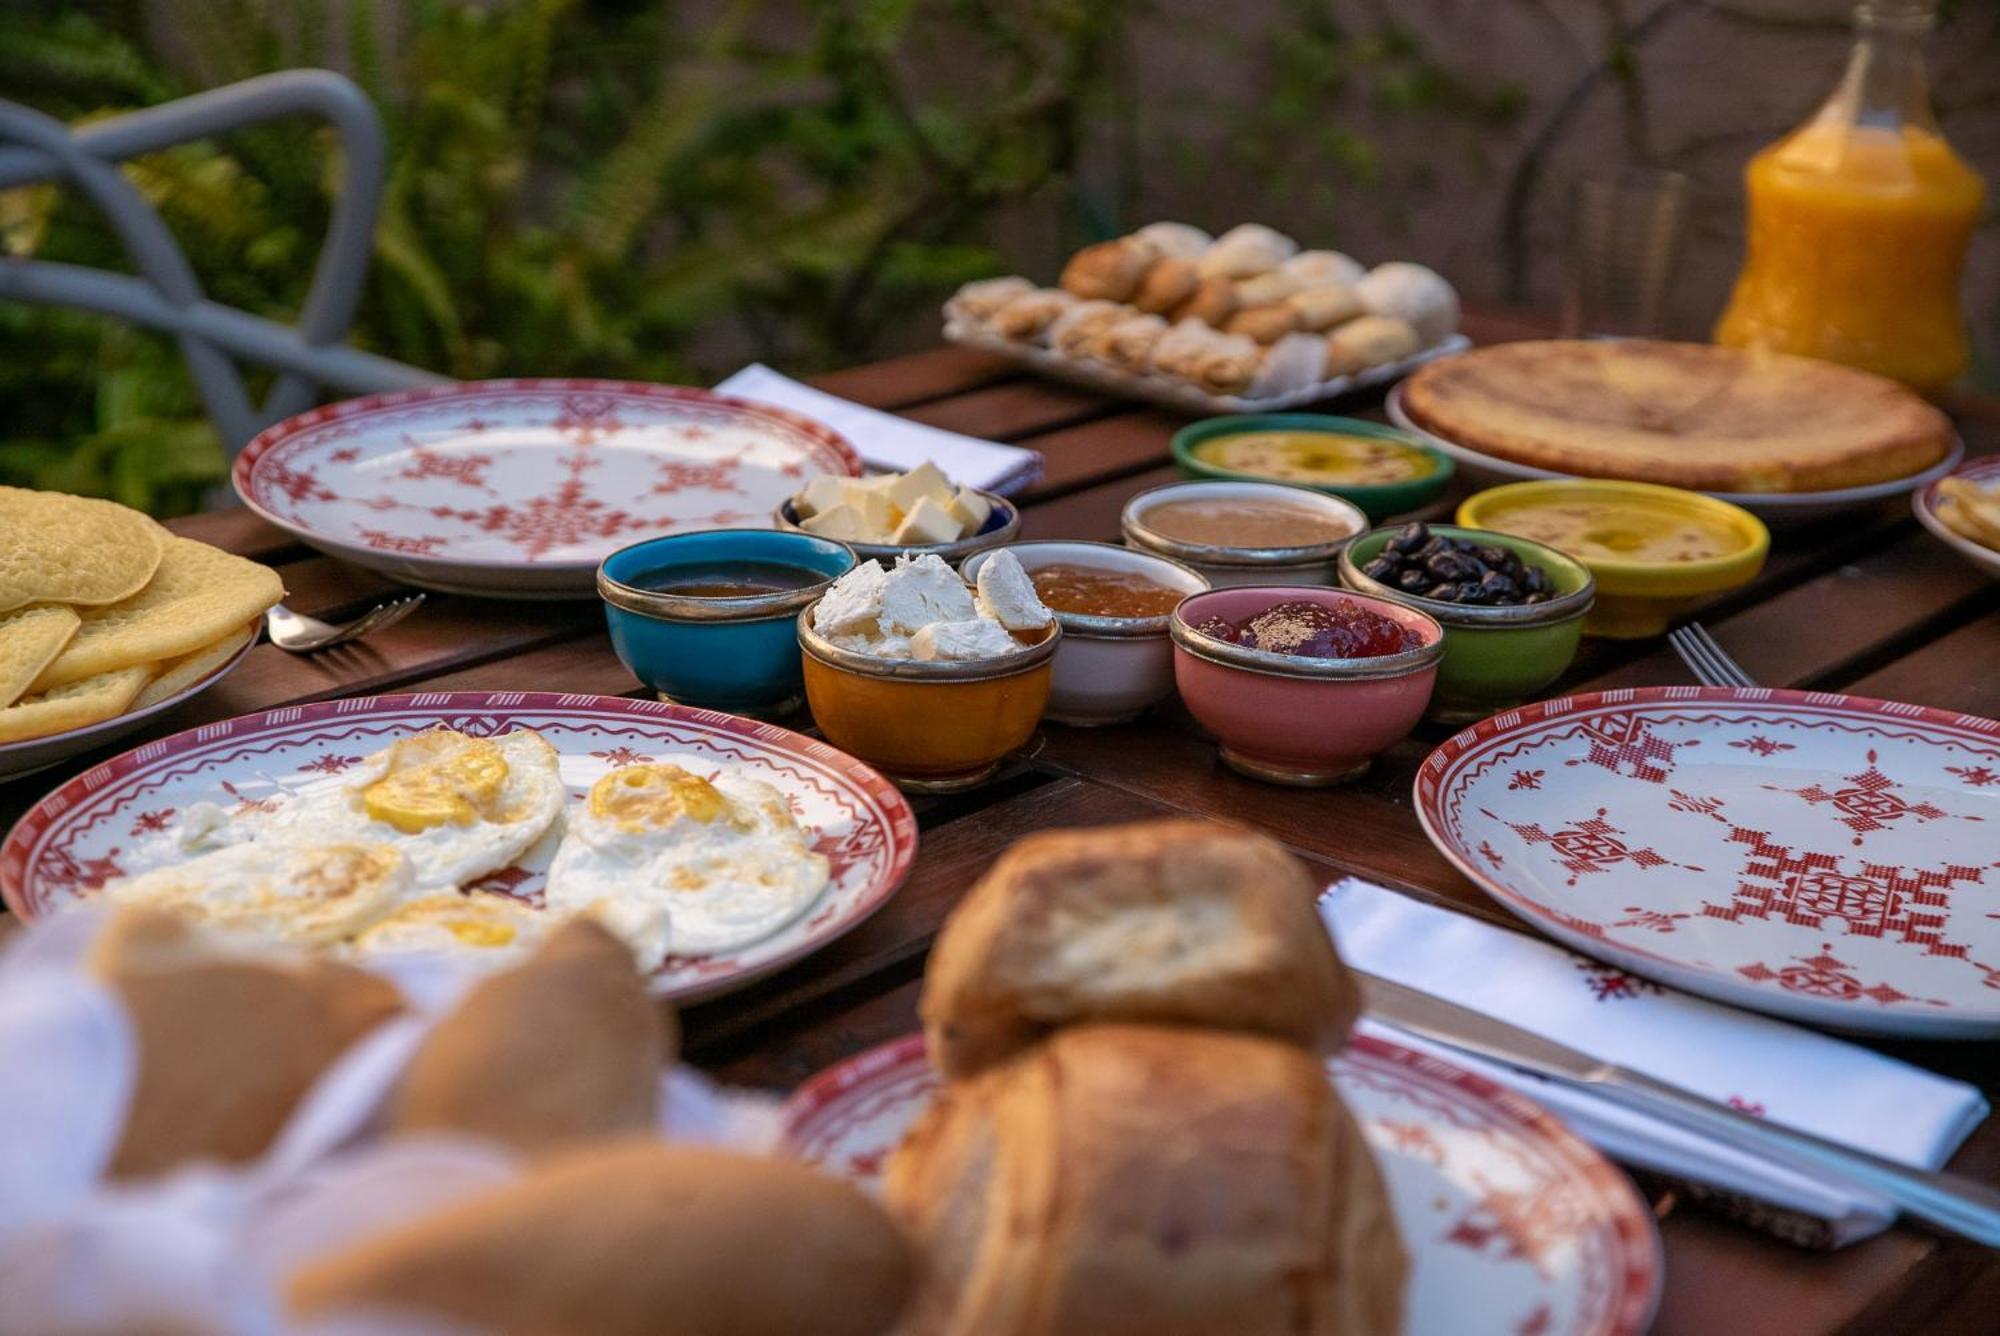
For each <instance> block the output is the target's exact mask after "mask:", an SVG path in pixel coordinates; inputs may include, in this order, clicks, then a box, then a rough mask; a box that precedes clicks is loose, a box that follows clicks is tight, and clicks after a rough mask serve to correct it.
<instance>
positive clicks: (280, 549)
mask: <svg viewBox="0 0 2000 1336" xmlns="http://www.w3.org/2000/svg"><path fill="white" fill-rule="evenodd" d="M166 524H167V527H168V528H169V529H172V530H173V531H174V532H175V533H177V534H179V535H180V536H181V537H183V538H193V539H197V540H199V541H200V542H204V543H209V544H212V545H214V546H216V547H219V548H221V549H222V550H223V551H225V552H234V553H235V554H236V555H237V556H239V557H254V558H256V559H257V560H259V561H268V560H270V559H271V558H272V557H274V556H277V555H278V554H280V553H285V552H290V551H293V550H295V549H303V544H301V543H300V542H299V540H298V539H296V538H294V537H292V536H291V535H290V534H288V533H286V532H285V531H284V530H283V529H280V528H278V527H277V526H276V525H274V524H267V523H265V522H264V521H263V520H261V519H259V518H257V516H256V515H255V514H253V513H251V512H250V511H249V510H246V509H244V508H243V507H241V506H238V507H235V508H234V509H230V510H211V511H207V512H204V513H203V514H200V515H181V516H179V517H177V518H175V519H170V520H168V521H167V522H166Z"/></svg>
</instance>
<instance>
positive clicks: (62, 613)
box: [0, 603, 83, 705]
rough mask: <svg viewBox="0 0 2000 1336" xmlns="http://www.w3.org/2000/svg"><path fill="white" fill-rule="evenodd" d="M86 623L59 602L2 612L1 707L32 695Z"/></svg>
mask: <svg viewBox="0 0 2000 1336" xmlns="http://www.w3.org/2000/svg"><path fill="white" fill-rule="evenodd" d="M82 621H83V619H82V618H80V617H78V616H77V615H76V611H75V609H73V608H66V607H63V606H62V605H61V604H59V603H38V604H35V605H34V606H32V607H26V608H22V609H21V610H20V611H19V612H6V613H0V705H12V704H13V703H14V702H15V701H17V700H19V699H21V697H22V696H25V695H26V694H27V693H28V688H29V687H30V686H32V685H34V681H35V679H36V678H38V677H40V676H41V675H42V669H44V668H46V667H48V666H49V664H50V663H51V662H53V661H54V659H55V657H56V655H58V654H60V653H62V649H63V646H64V645H67V644H68V643H69V642H70V638H71V637H72V636H74V635H75V634H76V628H77V627H78V626H79V625H81V624H82Z"/></svg>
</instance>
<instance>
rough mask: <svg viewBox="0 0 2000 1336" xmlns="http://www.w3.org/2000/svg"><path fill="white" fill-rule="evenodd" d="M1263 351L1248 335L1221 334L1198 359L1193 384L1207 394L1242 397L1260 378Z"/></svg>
mask: <svg viewBox="0 0 2000 1336" xmlns="http://www.w3.org/2000/svg"><path fill="white" fill-rule="evenodd" d="M1263 362H1264V350H1263V349H1262V348H1261V347H1259V346H1258V344H1257V341H1256V340H1255V339H1253V338H1251V337H1249V336H1248V335H1246V334H1221V335H1217V336H1216V338H1215V340H1214V341H1213V342H1211V343H1210V344H1208V345H1207V347H1206V348H1204V349H1203V351H1202V353H1201V356H1200V357H1199V358H1198V359H1196V362H1195V368H1194V385H1195V387H1196V388H1197V389H1199V390H1201V391H1202V392H1203V393H1204V394H1217V395H1231V394H1241V393H1243V392H1244V391H1245V390H1247V389H1249V388H1250V382H1251V381H1253V380H1255V379H1256V378H1257V368H1258V367H1260V366H1262V365H1263Z"/></svg>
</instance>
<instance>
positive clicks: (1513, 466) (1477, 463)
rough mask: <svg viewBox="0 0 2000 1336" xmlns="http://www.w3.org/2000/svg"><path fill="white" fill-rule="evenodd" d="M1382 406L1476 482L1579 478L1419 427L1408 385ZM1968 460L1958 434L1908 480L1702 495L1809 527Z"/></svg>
mask: <svg viewBox="0 0 2000 1336" xmlns="http://www.w3.org/2000/svg"><path fill="white" fill-rule="evenodd" d="M1383 407H1384V410H1385V411H1386V412H1387V413H1388V416H1389V420H1390V421H1391V422H1393V423H1395V424H1396V425H1397V426H1398V427H1401V428H1402V429H1403V430H1404V431H1407V432H1410V433H1412V434H1413V435H1415V436H1416V437H1417V439H1419V440H1421V441H1424V442H1426V443H1428V444H1430V445H1434V446H1436V447H1437V448H1438V449H1440V450H1442V451H1444V452H1445V453H1446V454H1448V455H1450V456H1451V457H1452V458H1453V459H1455V460H1457V461H1458V462H1459V464H1460V466H1462V467H1463V468H1464V469H1465V471H1466V473H1467V475H1468V476H1470V477H1471V478H1472V479H1473V480H1474V481H1475V482H1493V483H1508V482H1530V481H1536V480H1539V479H1543V478H1568V477H1573V476H1575V475H1573V474H1568V473H1554V472H1551V471H1550V470H1548V469H1538V468H1534V467H1532V466H1531V465H1528V464H1517V463H1515V462H1514V461H1513V460H1511V459H1502V458H1500V457H1499V456H1497V455H1489V454H1487V453H1485V452H1484V451H1481V450H1475V449H1473V448H1472V447H1471V446H1469V445H1460V444H1459V443H1458V442H1456V441H1452V440H1447V439H1446V438H1444V437H1442V436H1439V435H1437V434H1436V433H1435V432H1432V431H1428V430H1426V429H1425V428H1423V427H1420V426H1418V425H1417V423H1416V420H1415V419H1414V418H1412V417H1411V416H1410V415H1409V413H1408V412H1407V411H1406V410H1405V409H1404V407H1403V387H1402V386H1401V385H1400V384H1399V385H1397V386H1396V387H1395V388H1394V389H1392V390H1390V391H1389V396H1388V399H1387V400H1386V401H1385V403H1384V405H1383ZM1964 458H1965V442H1964V441H1962V440H1960V439H1959V438H1958V437H1957V436H1953V437H1952V438H1951V449H1950V450H1948V451H1947V452H1946V453H1945V457H1944V458H1943V459H1941V460H1939V461H1938V462H1937V463H1935V464H1933V465H1931V466H1930V467H1929V468H1927V469H1925V470H1924V471H1923V472H1921V473H1912V474H1910V475H1909V476H1908V477H1904V478H1891V479H1890V480H1889V481H1887V482H1876V483H1869V484H1868V485H1867V486H1865V487H1837V488H1833V489H1830V490H1827V491H1820V492H1704V493H1702V495H1704V496H1712V497H1714V498H1715V499H1716V500H1718V501H1727V502H1729V503H1730V504H1731V505H1737V506H1741V507H1743V509H1745V510H1747V511H1749V512H1750V513H1751V514H1752V515H1755V516H1756V517H1757V518H1759V519H1761V520H1763V521H1764V522H1765V523H1766V524H1778V525H1784V524H1804V523H1808V522H1810V521H1813V520H1823V519H1828V518H1830V517H1832V516H1835V515H1843V514H1846V513H1847V512H1848V511H1851V510H1859V509H1861V508H1862V507H1864V506H1872V505H1874V504H1875V503H1876V502H1878V501H1885V500H1888V499H1889V498H1891V497H1897V496H1903V495H1905V494H1907V493H1911V492H1916V491H1920V490H1921V489H1923V488H1925V487H1928V486H1929V485H1930V484H1931V483H1934V482H1936V481H1937V480H1938V479H1939V478H1942V477H1944V476H1945V475H1946V474H1947V473H1950V472H1951V471H1952V470H1953V469H1954V468H1957V467H1958V463H1959V461H1960V460H1962V459H1964ZM1639 481H1643V479H1641V480H1639Z"/></svg>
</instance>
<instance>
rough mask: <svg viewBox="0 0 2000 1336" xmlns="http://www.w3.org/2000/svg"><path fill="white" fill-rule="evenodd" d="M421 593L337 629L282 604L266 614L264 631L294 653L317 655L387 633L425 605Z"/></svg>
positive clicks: (379, 607)
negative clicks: (324, 650) (374, 634)
mask: <svg viewBox="0 0 2000 1336" xmlns="http://www.w3.org/2000/svg"><path fill="white" fill-rule="evenodd" d="M423 601H424V596H423V595H422V594H406V595H404V596H403V597H402V598H392V599H390V600H389V601H388V602H387V603H378V604H376V605H375V606H374V607H372V608H370V609H369V610H368V611H366V612H364V613H362V614H361V615H360V616H359V617H356V618H355V619H354V620H353V621H351V622H348V623H347V624H346V625H344V626H334V625H331V624H329V623H327V622H323V621H321V620H320V619H319V618H317V617H307V616H305V615H304V614H303V613H297V612H293V611H292V610H291V609H290V608H288V607H286V606H285V605H284V604H282V603H280V604H278V605H276V606H275V607H273V608H271V609H270V611H268V612H266V613H265V614H264V630H265V633H266V634H268V635H269V636H270V637H271V643H272V644H274V645H276V646H277V647H278V648H279V649H284V650H290V651H291V652H292V653H294V654H316V653H318V652H319V651H320V650H323V649H331V648H332V647H333V646H335V645H345V644H346V643H347V642H348V641H350V640H359V639H360V638H361V637H362V636H365V635H368V634H370V633H371V632H375V631H381V630H385V629H387V628H388V627H391V626H394V625H395V624H396V623H397V622H400V621H402V620H403V618H405V617H407V616H409V615H410V614H411V613H413V612H415V611H416V610H417V609H418V608H419V607H420V606H422V604H423Z"/></svg>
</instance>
